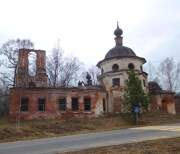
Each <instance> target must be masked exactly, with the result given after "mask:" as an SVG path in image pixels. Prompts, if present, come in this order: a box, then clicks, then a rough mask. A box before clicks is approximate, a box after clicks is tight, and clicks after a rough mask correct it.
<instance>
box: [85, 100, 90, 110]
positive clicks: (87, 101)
mask: <svg viewBox="0 0 180 154" xmlns="http://www.w3.org/2000/svg"><path fill="white" fill-rule="evenodd" d="M84 111H91V98H84Z"/></svg>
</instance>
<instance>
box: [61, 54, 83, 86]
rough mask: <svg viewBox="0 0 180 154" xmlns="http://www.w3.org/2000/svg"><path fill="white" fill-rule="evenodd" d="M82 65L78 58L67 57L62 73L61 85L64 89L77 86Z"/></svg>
mask: <svg viewBox="0 0 180 154" xmlns="http://www.w3.org/2000/svg"><path fill="white" fill-rule="evenodd" d="M81 65H82V64H81V63H80V61H79V59H78V58H77V57H67V58H65V59H64V63H63V67H62V71H61V73H60V80H59V83H60V85H61V86H63V87H68V86H72V85H75V83H76V82H77V80H78V72H79V70H80V68H81Z"/></svg>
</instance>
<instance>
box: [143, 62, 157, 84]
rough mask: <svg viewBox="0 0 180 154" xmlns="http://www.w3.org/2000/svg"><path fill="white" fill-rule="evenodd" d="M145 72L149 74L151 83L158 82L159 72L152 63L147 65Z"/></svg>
mask: <svg viewBox="0 0 180 154" xmlns="http://www.w3.org/2000/svg"><path fill="white" fill-rule="evenodd" d="M145 70H146V71H147V73H148V80H149V81H155V80H157V70H156V68H155V66H154V65H153V64H152V63H151V62H149V63H148V64H147V66H146V68H145Z"/></svg>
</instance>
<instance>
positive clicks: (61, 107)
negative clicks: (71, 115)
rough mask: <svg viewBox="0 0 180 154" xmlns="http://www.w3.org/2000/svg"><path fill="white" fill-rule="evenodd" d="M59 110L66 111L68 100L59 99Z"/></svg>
mask: <svg viewBox="0 0 180 154" xmlns="http://www.w3.org/2000/svg"><path fill="white" fill-rule="evenodd" d="M59 110H60V111H66V98H60V99H59Z"/></svg>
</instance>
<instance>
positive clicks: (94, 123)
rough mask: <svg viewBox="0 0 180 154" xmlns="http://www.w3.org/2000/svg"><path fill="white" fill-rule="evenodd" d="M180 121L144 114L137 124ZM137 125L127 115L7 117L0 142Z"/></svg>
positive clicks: (176, 117) (0, 123)
mask: <svg viewBox="0 0 180 154" xmlns="http://www.w3.org/2000/svg"><path fill="white" fill-rule="evenodd" d="M176 122H180V115H179V114H178V115H169V114H166V113H163V112H154V113H145V114H144V115H143V118H142V117H141V120H140V124H139V125H138V126H148V125H159V124H167V123H176ZM136 126H137V125H135V124H134V122H133V121H132V120H131V118H130V117H129V116H128V115H125V114H120V115H105V116H104V117H99V118H91V119H88V118H86V119H85V118H66V119H59V120H58V119H57V120H32V121H21V127H20V128H19V129H16V123H15V122H10V121H8V120H7V119H6V118H1V119H0V142H9V141H17V140H27V139H36V138H44V137H55V136H63V135H71V134H79V133H89V132H98V131H107V130H115V129H122V128H129V127H136Z"/></svg>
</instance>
